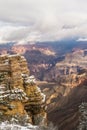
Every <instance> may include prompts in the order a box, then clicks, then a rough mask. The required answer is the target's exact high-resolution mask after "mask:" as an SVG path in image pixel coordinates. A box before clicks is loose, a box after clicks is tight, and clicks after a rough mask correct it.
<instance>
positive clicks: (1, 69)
mask: <svg viewBox="0 0 87 130" xmlns="http://www.w3.org/2000/svg"><path fill="white" fill-rule="evenodd" d="M12 118H15V119H18V118H22V119H23V118H24V119H25V120H26V122H28V123H32V124H34V125H46V112H45V95H44V94H43V93H41V91H40V89H39V88H38V86H37V85H36V82H35V78H34V76H30V74H29V70H28V68H27V62H26V59H25V58H24V57H23V56H19V55H6V56H5V55H1V56H0V120H5V119H8V120H11V119H12Z"/></svg>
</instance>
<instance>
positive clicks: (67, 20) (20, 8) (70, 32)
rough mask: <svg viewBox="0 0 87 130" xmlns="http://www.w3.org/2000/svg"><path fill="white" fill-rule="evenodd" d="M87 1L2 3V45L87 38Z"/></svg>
mask: <svg viewBox="0 0 87 130" xmlns="http://www.w3.org/2000/svg"><path fill="white" fill-rule="evenodd" d="M86 6H87V1H86V0H83V1H82V0H66V1H65V0H0V43H6V42H17V43H20V44H21V43H27V42H28V41H30V42H32V41H33V42H34V41H55V40H62V39H64V38H77V39H80V38H81V39H83V38H85V39H86V38H87V30H86V28H87V14H86V13H87V7H86Z"/></svg>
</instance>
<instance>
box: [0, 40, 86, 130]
mask: <svg viewBox="0 0 87 130" xmlns="http://www.w3.org/2000/svg"><path fill="white" fill-rule="evenodd" d="M69 42H71V43H72V44H70V43H67V42H64V43H61V42H60V43H36V44H33V45H30V44H26V45H16V44H13V45H12V46H11V45H10V46H8V48H6V47H3V48H2V49H1V50H0V53H1V54H4V53H5V54H8V53H10V54H16V53H19V54H20V55H23V56H24V57H25V58H26V60H27V63H28V68H29V70H30V74H31V75H35V77H36V80H37V85H38V86H39V87H40V89H41V91H42V92H43V93H44V94H45V95H46V105H47V110H46V112H47V114H48V120H49V121H51V122H53V123H54V124H55V125H57V126H58V128H59V130H76V129H77V126H78V124H79V117H80V113H79V106H80V105H81V103H82V102H87V43H86V42H79V43H77V42H72V41H69ZM26 108H27V107H26ZM28 109H29V108H28Z"/></svg>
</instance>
